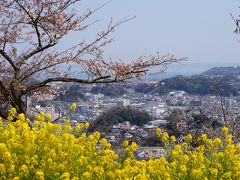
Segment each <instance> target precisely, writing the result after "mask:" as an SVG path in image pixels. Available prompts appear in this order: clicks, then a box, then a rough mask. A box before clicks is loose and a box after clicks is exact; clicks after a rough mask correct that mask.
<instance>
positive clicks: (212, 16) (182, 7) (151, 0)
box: [70, 0, 240, 74]
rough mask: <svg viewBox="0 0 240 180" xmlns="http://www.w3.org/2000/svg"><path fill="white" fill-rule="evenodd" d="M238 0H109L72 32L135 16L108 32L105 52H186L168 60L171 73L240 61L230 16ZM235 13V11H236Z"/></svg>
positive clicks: (94, 3)
mask: <svg viewBox="0 0 240 180" xmlns="http://www.w3.org/2000/svg"><path fill="white" fill-rule="evenodd" d="M105 2H107V0H106V1H105V0H85V1H84V0H83V1H82V2H81V4H80V5H81V9H86V8H90V9H91V8H95V7H98V6H99V5H101V4H103V3H105ZM239 6H240V1H239V0H112V1H111V2H110V3H109V4H107V5H106V6H104V7H103V8H102V9H100V10H99V11H98V12H96V13H95V15H94V16H93V17H92V19H90V21H91V20H92V21H93V20H94V19H96V20H99V21H98V22H97V23H95V24H94V25H93V26H92V27H91V28H90V29H88V31H86V32H84V33H83V34H82V35H76V36H72V39H70V41H73V40H74V39H76V38H90V39H91V38H94V37H95V36H94V35H95V34H96V32H97V31H101V30H104V28H105V27H106V26H107V24H108V23H109V21H110V19H111V18H113V20H114V21H115V22H117V21H118V20H121V19H123V18H126V17H132V16H136V18H135V19H133V20H131V21H130V22H127V23H125V24H122V25H121V26H120V27H118V29H117V31H116V32H114V33H113V34H111V37H112V38H113V39H114V42H113V43H112V44H110V45H109V46H108V47H107V48H106V49H105V56H106V57H112V58H115V59H120V58H121V59H126V60H132V59H134V58H137V57H139V56H141V55H151V54H154V53H155V52H157V51H159V52H160V54H162V55H165V54H168V53H170V54H173V55H175V56H176V57H188V61H187V62H183V64H177V65H171V66H170V67H169V69H168V71H167V72H169V73H180V74H184V73H185V74H187V73H190V74H191V73H199V72H202V71H204V70H207V69H208V68H210V67H214V66H236V65H240V34H235V33H233V31H234V29H235V25H234V22H233V20H232V18H231V16H230V13H232V14H233V15H234V16H236V17H237V16H238V15H239V14H240V9H239ZM238 13H239V14H238Z"/></svg>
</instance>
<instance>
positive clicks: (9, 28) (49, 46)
mask: <svg viewBox="0 0 240 180" xmlns="http://www.w3.org/2000/svg"><path fill="white" fill-rule="evenodd" d="M78 3H80V0H1V1H0V72H1V73H0V98H1V101H2V102H1V104H2V105H5V104H8V105H10V106H12V107H15V108H16V110H17V112H18V113H25V112H26V103H24V100H23V98H24V97H25V96H26V95H29V94H32V93H34V92H36V93H39V92H42V91H45V92H46V90H49V89H50V88H51V84H52V83H54V82H75V83H85V84H90V83H113V82H122V81H126V80H128V79H132V78H138V77H140V76H142V75H145V74H146V73H148V72H149V68H151V67H153V66H160V70H159V72H161V71H162V70H164V69H165V67H166V65H168V64H171V63H173V62H179V61H181V60H183V59H178V58H175V57H174V56H172V55H166V56H160V55H159V54H158V53H157V54H156V55H155V56H150V57H143V56H141V57H139V58H136V60H134V61H133V62H132V63H127V62H124V61H123V60H121V61H119V60H117V61H116V60H115V61H114V60H111V59H106V58H104V55H103V52H104V51H103V49H104V47H105V46H106V45H108V44H109V43H110V42H111V41H112V39H111V37H109V35H110V33H112V32H113V31H114V30H115V29H116V28H117V27H118V26H119V25H121V24H123V23H125V22H127V21H129V20H131V19H132V18H128V19H123V20H121V21H118V22H114V21H113V20H110V22H109V25H108V26H107V27H106V29H105V30H103V31H101V32H100V33H98V34H97V35H96V38H95V39H94V40H92V41H90V42H89V41H87V40H86V39H83V40H80V41H79V42H78V43H77V44H75V45H73V46H71V47H64V49H63V50H59V48H58V47H57V45H58V44H59V43H60V41H61V40H62V39H63V38H66V37H67V36H68V35H69V34H70V33H72V32H75V33H76V32H79V33H80V32H82V31H85V30H86V29H88V28H89V27H90V28H91V27H92V26H91V25H92V23H88V19H89V17H91V16H92V15H93V14H94V13H95V12H96V11H97V10H99V9H101V7H102V6H101V7H98V8H96V9H95V10H89V9H87V10H86V11H85V12H82V13H80V12H78V11H79V10H77V9H74V8H76V7H78ZM103 6H104V5H103ZM63 44H64V43H63ZM61 49H62V48H61ZM71 65H77V66H80V67H81V68H80V71H81V72H82V73H85V75H84V76H83V77H82V78H76V77H74V76H73V75H72V73H71V71H70V66H71ZM63 67H64V68H63ZM86 75H87V76H86ZM39 77H41V78H39ZM49 92H50V91H49ZM0 112H1V114H0V115H1V116H4V111H3V109H1V110H0Z"/></svg>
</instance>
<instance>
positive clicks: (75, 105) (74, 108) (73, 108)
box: [71, 103, 77, 111]
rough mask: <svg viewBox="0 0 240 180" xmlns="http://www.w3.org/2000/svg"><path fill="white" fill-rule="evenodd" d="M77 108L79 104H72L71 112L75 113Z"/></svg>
mask: <svg viewBox="0 0 240 180" xmlns="http://www.w3.org/2000/svg"><path fill="white" fill-rule="evenodd" d="M76 108H77V104H76V103H72V105H71V110H73V111H75V110H76Z"/></svg>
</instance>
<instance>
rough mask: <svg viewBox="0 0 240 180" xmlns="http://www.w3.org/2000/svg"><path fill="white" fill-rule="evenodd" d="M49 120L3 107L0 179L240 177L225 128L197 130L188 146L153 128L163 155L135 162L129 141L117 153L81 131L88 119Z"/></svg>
mask: <svg viewBox="0 0 240 180" xmlns="http://www.w3.org/2000/svg"><path fill="white" fill-rule="evenodd" d="M72 108H73V109H74V108H75V107H74V106H72ZM16 116H17V117H18V120H17V121H15V122H13V119H14V117H16ZM50 121H51V117H50V116H46V115H45V114H44V113H40V114H39V115H38V116H37V117H36V120H35V122H34V123H33V125H32V127H30V126H29V124H28V123H29V120H28V119H27V118H26V117H25V115H24V114H19V115H17V114H16V110H15V109H11V110H10V111H9V116H8V122H7V123H5V122H3V120H2V119H1V121H0V179H1V180H2V179H3V180H4V179H6V180H9V179H10V180H11V179H13V180H18V179H23V180H27V179H30V180H35V179H36V180H43V179H50V180H55V179H65V180H68V179H69V180H70V179H72V180H77V179H79V180H80V179H82V180H85V179H86V180H88V179H90V180H93V179H94V180H95V179H103V180H105V179H106V180H108V179H109V180H115V179H121V180H124V179H131V180H133V179H135V180H141V179H157V180H167V179H185V180H191V179H192V180H195V179H236V180H239V179H240V145H235V144H233V142H232V136H231V135H230V134H229V132H228V128H227V127H224V128H223V129H222V133H221V135H219V137H218V138H215V139H209V138H208V137H207V135H206V134H203V135H202V136H201V137H199V139H198V141H199V142H200V145H199V146H198V147H197V148H193V147H191V141H192V135H190V134H189V135H187V136H186V137H185V141H184V142H183V143H181V144H177V143H176V138H175V137H174V136H170V137H169V135H168V134H167V133H166V132H162V131H161V129H156V135H157V136H158V137H159V138H161V139H162V141H163V142H164V143H165V148H166V156H165V157H160V158H154V157H151V158H150V159H149V160H137V159H136V158H135V156H134V152H135V151H136V149H137V144H136V143H134V142H132V143H129V142H128V141H124V143H123V144H122V146H121V148H122V149H123V153H122V154H121V155H118V154H117V153H116V152H114V151H113V150H112V149H111V144H110V143H108V141H107V140H106V139H104V138H101V137H100V133H99V132H95V133H93V134H91V135H87V134H86V130H87V128H88V127H89V124H88V123H85V124H78V125H77V126H75V127H72V126H71V125H70V121H69V120H67V121H66V123H65V124H64V125H59V124H54V123H51V122H50Z"/></svg>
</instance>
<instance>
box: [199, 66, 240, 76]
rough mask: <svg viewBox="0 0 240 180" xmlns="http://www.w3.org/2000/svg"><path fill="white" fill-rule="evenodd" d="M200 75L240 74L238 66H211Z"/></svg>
mask: <svg viewBox="0 0 240 180" xmlns="http://www.w3.org/2000/svg"><path fill="white" fill-rule="evenodd" d="M202 75H221V76H229V75H230V76H237V75H240V66H236V67H233V66H229V67H213V68H211V69H208V70H207V71H205V72H203V73H202Z"/></svg>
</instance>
